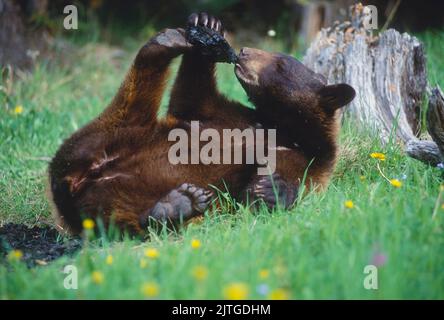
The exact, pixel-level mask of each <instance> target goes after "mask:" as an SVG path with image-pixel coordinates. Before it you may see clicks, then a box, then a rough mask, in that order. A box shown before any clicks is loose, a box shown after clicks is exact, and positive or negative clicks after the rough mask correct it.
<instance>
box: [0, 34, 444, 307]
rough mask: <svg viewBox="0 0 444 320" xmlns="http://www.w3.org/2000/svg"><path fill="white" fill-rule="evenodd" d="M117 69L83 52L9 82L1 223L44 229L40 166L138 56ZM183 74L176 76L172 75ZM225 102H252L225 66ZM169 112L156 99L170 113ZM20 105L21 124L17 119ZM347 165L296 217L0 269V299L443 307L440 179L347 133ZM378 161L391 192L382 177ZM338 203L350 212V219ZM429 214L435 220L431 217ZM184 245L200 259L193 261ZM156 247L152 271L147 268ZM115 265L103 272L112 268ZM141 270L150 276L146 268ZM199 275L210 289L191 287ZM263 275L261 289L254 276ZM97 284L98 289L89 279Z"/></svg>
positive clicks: (362, 134)
mask: <svg viewBox="0 0 444 320" xmlns="http://www.w3.org/2000/svg"><path fill="white" fill-rule="evenodd" d="M443 38H444V33H443V32H441V33H438V34H434V35H433V36H432V35H430V34H427V35H425V36H424V38H423V39H425V40H426V41H427V42H426V48H427V50H428V55H429V57H435V56H436V57H439V56H440V55H441V53H442V50H441V49H440V48H442V45H443V41H442V40H443ZM132 49H133V50H132V51H131V52H132V53H131V54H130V53H128V54H126V55H125V58H123V59H122V60H116V59H115V58H113V55H112V54H111V52H110V50H109V49H106V48H104V47H103V46H99V45H97V44H96V45H87V46H86V47H84V48H83V49H82V50H81V51H80V53H79V54H78V55H77V56H76V59H75V60H74V62H73V63H72V64H71V65H70V66H69V67H68V66H65V67H60V66H52V67H49V66H44V65H39V66H37V68H36V70H35V71H34V72H33V73H32V74H31V75H22V76H21V77H19V78H15V79H14V80H13V81H12V82H8V81H3V83H2V91H1V93H0V98H1V99H2V105H1V106H0V108H1V116H0V221H1V222H2V223H6V222H24V223H27V224H35V223H41V222H48V223H51V221H52V220H51V217H50V213H49V212H50V210H49V205H48V202H47V200H46V196H45V183H46V169H47V164H48V163H47V161H46V158H48V157H51V156H52V155H53V154H54V153H55V151H56V150H57V148H58V146H59V145H60V144H61V142H62V141H63V139H64V138H66V137H68V136H69V135H70V134H71V133H72V132H73V131H75V130H76V129H77V128H79V127H81V126H82V125H83V124H85V123H86V122H87V121H88V120H90V119H91V118H93V117H94V116H95V115H97V114H98V113H99V112H100V111H101V110H102V109H103V108H104V106H105V105H106V104H107V103H108V102H109V101H110V100H111V98H112V96H113V94H114V93H115V91H116V90H117V88H118V86H119V84H120V82H121V80H122V79H123V76H124V73H125V72H126V69H127V67H128V65H129V63H130V61H131V59H132V57H133V56H134V52H135V48H132ZM176 67H177V64H176ZM429 69H430V70H432V72H431V79H432V81H436V82H441V83H443V80H444V78H443V77H442V74H443V72H444V65H442V64H440V62H439V60H436V59H431V58H429ZM218 73H219V78H220V81H219V84H220V87H221V90H222V91H224V92H226V93H227V94H228V95H229V96H231V97H233V98H235V99H238V100H241V101H243V102H245V103H246V102H247V99H246V96H245V94H244V92H243V90H242V88H241V87H240V85H239V84H238V82H237V81H236V79H235V77H234V75H233V74H232V70H231V67H230V66H227V65H224V66H221V67H220V68H219V70H218ZM165 103H166V100H165V99H164V106H165ZM16 105H22V106H23V109H24V111H23V113H21V114H17V115H16V114H14V112H13V110H14V107H15V106H16ZM340 140H341V150H342V151H341V156H340V158H339V163H338V165H337V168H336V171H335V174H334V177H333V179H332V181H331V184H330V186H329V188H328V190H327V191H326V192H324V193H322V194H309V195H308V196H306V197H304V198H303V199H301V201H300V202H299V204H298V205H297V206H296V207H295V208H294V209H293V210H291V211H282V210H277V211H276V212H274V213H273V214H270V213H268V212H266V211H265V210H261V211H259V212H256V213H255V214H252V213H251V212H249V211H248V210H246V209H244V208H242V207H240V208H238V210H237V212H236V214H235V215H233V214H230V213H228V210H220V212H215V213H207V215H206V216H205V218H204V219H203V221H202V222H201V223H195V224H191V225H189V226H188V227H187V228H186V229H183V230H182V231H181V232H179V233H177V234H173V235H166V234H161V235H160V236H155V237H153V238H152V239H151V241H149V242H146V243H142V242H140V241H136V240H128V239H127V240H124V241H118V242H116V241H107V240H106V238H102V239H99V240H92V241H88V242H87V244H86V245H85V246H84V249H83V250H82V251H80V252H79V253H78V254H77V255H75V256H74V257H73V258H68V257H64V258H61V259H59V260H57V261H55V262H53V263H50V264H48V265H47V266H38V267H35V268H33V269H27V268H26V266H25V265H24V263H22V262H13V263H11V264H10V265H8V266H5V265H0V298H2V299H18V298H20V299H28V298H29V299H35V298H87V299H95V298H144V295H143V293H142V292H141V286H142V285H143V284H144V283H155V284H156V286H157V288H158V293H157V295H156V297H158V298H174V299H175V298H183V299H194V298H211V299H213V298H222V297H224V296H223V291H224V288H225V287H226V286H228V285H230V284H231V283H237V282H240V283H244V284H245V285H246V286H247V288H248V290H249V292H248V296H247V297H248V298H255V299H256V298H257V299H262V298H267V297H269V296H268V294H263V293H264V292H262V293H259V292H258V290H257V288H258V287H261V288H262V290H264V289H266V288H268V290H269V291H272V290H276V289H283V290H284V291H285V292H286V294H287V295H288V297H289V298H292V299H310V298H315V299H319V298H325V299H332V298H334V299H337V298H338V299H344V298H345V299H354V298H364V299H390V298H413V299H416V298H435V299H436V298H441V299H442V298H444V286H443V283H444V255H443V254H442V253H443V249H444V237H443V227H444V210H443V209H441V200H440V196H439V193H440V191H439V186H440V181H441V178H440V176H441V173H440V171H439V170H438V169H436V168H431V167H428V166H425V165H423V164H421V163H419V162H417V161H415V160H413V159H410V158H408V157H406V156H405V155H403V153H402V150H401V148H400V147H399V146H397V145H393V144H390V145H386V146H381V145H380V143H379V141H378V139H377V138H376V135H374V134H372V133H369V132H367V131H365V130H363V129H360V130H358V129H357V128H355V127H354V126H353V124H352V123H351V122H350V121H346V122H345V124H344V126H343V128H342V132H341V139H340ZM371 152H383V153H385V154H386V157H387V160H386V161H384V162H380V166H381V169H382V170H383V172H384V174H385V175H386V176H387V177H388V178H390V179H391V178H397V179H400V180H401V181H402V187H401V188H395V187H393V186H391V185H390V184H389V183H388V182H387V181H386V180H384V178H383V177H382V176H381V174H380V173H379V171H378V169H377V160H375V159H371V158H370V157H369V154H370V153H371ZM346 200H352V201H353V203H354V207H353V208H352V209H347V208H346V207H345V206H344V202H345V201H346ZM434 214H435V218H434V219H432V216H433V215H434ZM192 239H198V240H199V241H200V242H201V247H200V248H198V249H193V248H192V247H191V241H192ZM151 247H152V248H157V250H158V252H159V256H158V258H157V259H150V258H148V257H144V252H145V250H146V249H147V248H151ZM378 254H379V255H384V256H385V257H386V262H385V263H384V264H383V265H382V266H381V267H380V268H379V269H378V280H379V289H378V290H367V289H365V288H364V286H363V282H364V278H365V276H366V275H365V274H364V273H363V270H364V267H365V266H366V265H368V264H370V263H371V261H372V259H373V257H374V256H375V255H378ZM108 255H112V256H113V263H112V264H111V265H108V264H107V263H106V257H107V256H108ZM141 259H145V260H146V261H147V266H146V267H145V268H141V266H140V261H141ZM67 264H72V265H75V266H76V267H77V268H78V277H79V282H78V284H79V287H78V289H77V290H66V289H65V288H64V287H63V280H64V278H65V276H66V274H64V273H63V272H62V271H63V267H64V266H65V265H67ZM197 266H203V267H204V268H206V270H207V271H208V275H207V277H206V279H204V280H201V281H199V280H196V279H195V278H194V276H193V275H192V273H193V270H194V268H195V267H197ZM263 269H265V270H268V271H269V275H268V277H266V278H265V279H262V278H261V277H260V276H259V272H260V270H263ZM94 271H99V272H101V273H102V274H103V282H102V283H101V284H96V283H94V282H93V281H92V273H93V272H94Z"/></svg>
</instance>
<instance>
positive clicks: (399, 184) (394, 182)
mask: <svg viewBox="0 0 444 320" xmlns="http://www.w3.org/2000/svg"><path fill="white" fill-rule="evenodd" d="M390 184H391V185H392V186H394V187H395V188H401V187H402V182H401V181H399V180H398V179H392V180H390Z"/></svg>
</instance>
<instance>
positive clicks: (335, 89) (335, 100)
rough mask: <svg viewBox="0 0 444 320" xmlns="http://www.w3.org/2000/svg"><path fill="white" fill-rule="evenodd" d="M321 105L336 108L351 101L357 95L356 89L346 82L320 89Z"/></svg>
mask: <svg viewBox="0 0 444 320" xmlns="http://www.w3.org/2000/svg"><path fill="white" fill-rule="evenodd" d="M319 95H320V98H321V106H322V107H324V108H326V109H329V110H336V109H339V108H341V107H343V106H345V105H346V104H348V103H350V102H351V101H352V100H353V98H354V97H355V95H356V92H355V89H353V88H352V87H351V86H349V85H348V84H345V83H340V84H332V85H329V86H325V87H323V88H322V89H321V90H319Z"/></svg>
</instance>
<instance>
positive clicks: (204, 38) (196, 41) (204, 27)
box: [186, 13, 237, 63]
mask: <svg viewBox="0 0 444 320" xmlns="http://www.w3.org/2000/svg"><path fill="white" fill-rule="evenodd" d="M224 34H225V32H224V29H223V26H222V23H221V22H220V21H219V19H217V18H215V17H213V16H210V15H208V14H206V13H199V14H197V13H193V14H192V15H190V16H189V18H188V25H187V30H186V38H187V40H188V42H190V43H191V44H192V45H193V48H194V50H195V52H198V53H199V54H201V55H202V56H203V57H206V58H207V59H208V60H209V61H211V62H228V63H234V62H236V61H237V56H236V52H234V50H233V49H232V48H231V47H230V45H229V44H228V42H227V41H226V40H225V39H224Z"/></svg>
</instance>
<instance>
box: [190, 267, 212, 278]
mask: <svg viewBox="0 0 444 320" xmlns="http://www.w3.org/2000/svg"><path fill="white" fill-rule="evenodd" d="M192 275H193V277H194V279H196V280H199V281H202V280H205V279H206V278H207V277H208V269H207V268H205V267H204V266H196V267H194V268H193V271H192Z"/></svg>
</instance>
